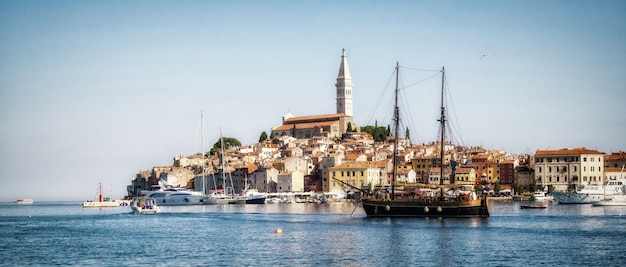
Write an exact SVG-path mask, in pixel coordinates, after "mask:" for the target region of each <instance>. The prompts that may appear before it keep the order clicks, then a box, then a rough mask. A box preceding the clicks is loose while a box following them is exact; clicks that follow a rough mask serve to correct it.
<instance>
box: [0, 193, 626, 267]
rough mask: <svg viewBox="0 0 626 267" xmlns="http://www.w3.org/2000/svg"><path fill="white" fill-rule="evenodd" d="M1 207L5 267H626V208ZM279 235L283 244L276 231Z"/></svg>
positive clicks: (0, 239) (0, 232)
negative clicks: (369, 214)
mask: <svg viewBox="0 0 626 267" xmlns="http://www.w3.org/2000/svg"><path fill="white" fill-rule="evenodd" d="M161 208H162V212H161V213H159V214H155V215H134V214H132V213H131V210H130V208H129V207H119V208H104V209H84V208H82V207H81V205H80V203H72V202H47V203H46V202H36V203H35V204H33V205H14V204H12V203H3V204H0V265H1V266H32V265H42V266H49V265H77V266H87V265H96V266H479V265H480V266H536V265H543V266H554V265H558V266H623V265H624V264H625V263H626V207H592V206H591V205H556V204H551V205H549V207H548V208H547V209H543V210H525V209H520V203H519V202H490V212H491V217H490V218H473V219H451V218H445V219H437V218H365V213H364V212H363V210H362V208H360V207H358V206H355V203H332V204H267V205H224V206H179V207H161ZM278 228H279V229H281V230H282V233H276V230H277V229H278Z"/></svg>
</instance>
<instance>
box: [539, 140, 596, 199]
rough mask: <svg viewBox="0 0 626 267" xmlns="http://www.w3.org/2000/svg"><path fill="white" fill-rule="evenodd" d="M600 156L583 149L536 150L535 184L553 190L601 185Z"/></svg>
mask: <svg viewBox="0 0 626 267" xmlns="http://www.w3.org/2000/svg"><path fill="white" fill-rule="evenodd" d="M603 167H604V153H602V152H599V151H597V150H590V149H586V148H584V147H583V148H574V149H559V150H537V152H536V153H535V183H536V184H537V185H539V186H542V185H543V186H550V185H552V187H553V189H554V190H555V191H566V190H568V189H579V188H581V186H583V185H602V184H603V183H604V178H603V169H602V168H603Z"/></svg>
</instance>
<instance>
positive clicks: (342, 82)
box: [335, 49, 353, 116]
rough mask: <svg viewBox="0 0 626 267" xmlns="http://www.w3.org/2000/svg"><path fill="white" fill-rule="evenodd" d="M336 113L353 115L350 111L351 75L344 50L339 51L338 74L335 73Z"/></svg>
mask: <svg viewBox="0 0 626 267" xmlns="http://www.w3.org/2000/svg"><path fill="white" fill-rule="evenodd" d="M335 87H336V88H337V113H339V114H346V115H348V116H353V113H352V77H350V69H348V60H347V59H346V50H345V49H343V50H342V51H341V65H339V75H337V83H336V84H335Z"/></svg>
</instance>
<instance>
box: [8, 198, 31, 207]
mask: <svg viewBox="0 0 626 267" xmlns="http://www.w3.org/2000/svg"><path fill="white" fill-rule="evenodd" d="M13 203H15V204H18V205H29V204H33V200H32V199H30V198H20V199H16V200H15V201H13Z"/></svg>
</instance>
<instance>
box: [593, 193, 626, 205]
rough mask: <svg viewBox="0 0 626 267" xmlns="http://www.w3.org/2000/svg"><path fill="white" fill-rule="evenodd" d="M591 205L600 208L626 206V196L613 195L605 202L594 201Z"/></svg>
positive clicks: (604, 200)
mask: <svg viewBox="0 0 626 267" xmlns="http://www.w3.org/2000/svg"><path fill="white" fill-rule="evenodd" d="M591 205H592V206H594V207H598V206H626V195H613V196H611V197H607V198H605V199H603V200H598V201H592V202H591Z"/></svg>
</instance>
